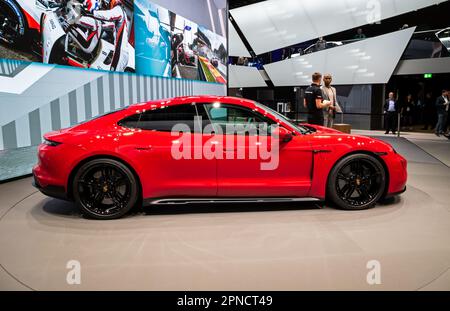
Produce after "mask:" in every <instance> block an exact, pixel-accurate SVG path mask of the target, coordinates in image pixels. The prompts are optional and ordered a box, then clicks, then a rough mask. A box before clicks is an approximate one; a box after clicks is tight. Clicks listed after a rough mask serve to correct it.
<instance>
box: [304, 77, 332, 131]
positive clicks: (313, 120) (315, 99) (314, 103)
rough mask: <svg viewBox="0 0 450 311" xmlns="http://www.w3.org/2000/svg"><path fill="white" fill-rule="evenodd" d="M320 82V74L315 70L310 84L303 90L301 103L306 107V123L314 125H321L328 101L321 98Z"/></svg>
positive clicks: (328, 104)
mask: <svg viewBox="0 0 450 311" xmlns="http://www.w3.org/2000/svg"><path fill="white" fill-rule="evenodd" d="M321 82H322V74H320V73H319V72H316V73H314V74H313V75H312V84H311V86H310V87H308V88H307V89H306V91H305V99H304V102H303V105H304V106H305V108H307V109H308V123H310V124H315V125H323V123H324V119H323V111H322V109H324V108H328V107H329V106H330V102H329V101H327V100H325V101H324V100H323V94H322V90H321V89H320V83H321Z"/></svg>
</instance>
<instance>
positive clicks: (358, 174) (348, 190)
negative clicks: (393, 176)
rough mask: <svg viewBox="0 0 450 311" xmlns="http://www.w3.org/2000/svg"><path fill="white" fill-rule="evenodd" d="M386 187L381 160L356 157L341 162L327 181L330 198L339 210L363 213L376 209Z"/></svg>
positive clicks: (367, 156) (361, 156)
mask: <svg viewBox="0 0 450 311" xmlns="http://www.w3.org/2000/svg"><path fill="white" fill-rule="evenodd" d="M385 188H386V172H385V169H384V167H383V165H382V164H381V163H380V161H379V160H378V159H376V158H375V157H373V156H370V155H367V154H353V155H350V156H348V157H345V158H344V159H342V160H340V161H339V162H338V163H337V164H336V166H335V167H334V168H333V170H332V171H331V174H330V177H329V179H328V189H327V190H328V192H327V194H328V196H329V198H331V200H332V201H333V202H334V203H336V204H337V205H338V206H339V207H340V208H342V209H346V210H362V209H367V208H371V207H373V206H375V204H376V203H377V202H378V201H379V200H380V199H381V198H382V196H383V194H384V191H385Z"/></svg>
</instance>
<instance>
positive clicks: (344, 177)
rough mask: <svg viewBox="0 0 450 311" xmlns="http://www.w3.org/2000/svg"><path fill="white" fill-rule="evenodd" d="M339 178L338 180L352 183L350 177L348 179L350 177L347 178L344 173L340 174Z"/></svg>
mask: <svg viewBox="0 0 450 311" xmlns="http://www.w3.org/2000/svg"><path fill="white" fill-rule="evenodd" d="M337 178H338V179H342V180H345V181H350V177H348V176H346V175H344V174H342V173H339V174H338V175H337Z"/></svg>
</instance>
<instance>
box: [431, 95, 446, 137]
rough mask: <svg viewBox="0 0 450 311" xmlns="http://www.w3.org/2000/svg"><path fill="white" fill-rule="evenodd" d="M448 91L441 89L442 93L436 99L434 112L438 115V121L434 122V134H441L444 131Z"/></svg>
mask: <svg viewBox="0 0 450 311" xmlns="http://www.w3.org/2000/svg"><path fill="white" fill-rule="evenodd" d="M448 107H449V101H448V91H447V90H442V95H441V96H439V97H438V98H437V99H436V112H437V116H438V122H437V124H436V129H435V132H434V133H435V134H436V136H441V135H442V134H444V133H445V127H446V124H447V120H446V119H447V114H448V110H449V108H448Z"/></svg>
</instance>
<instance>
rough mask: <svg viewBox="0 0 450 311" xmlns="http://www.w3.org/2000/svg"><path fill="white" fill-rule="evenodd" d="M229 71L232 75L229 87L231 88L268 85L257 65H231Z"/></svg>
mask: <svg viewBox="0 0 450 311" xmlns="http://www.w3.org/2000/svg"><path fill="white" fill-rule="evenodd" d="M228 73H229V77H230V78H229V84H228V87H230V88H239V87H266V86H267V84H266V82H265V81H264V79H263V77H262V76H261V74H260V72H259V70H258V69H257V68H255V67H247V66H235V65H230V66H228Z"/></svg>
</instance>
